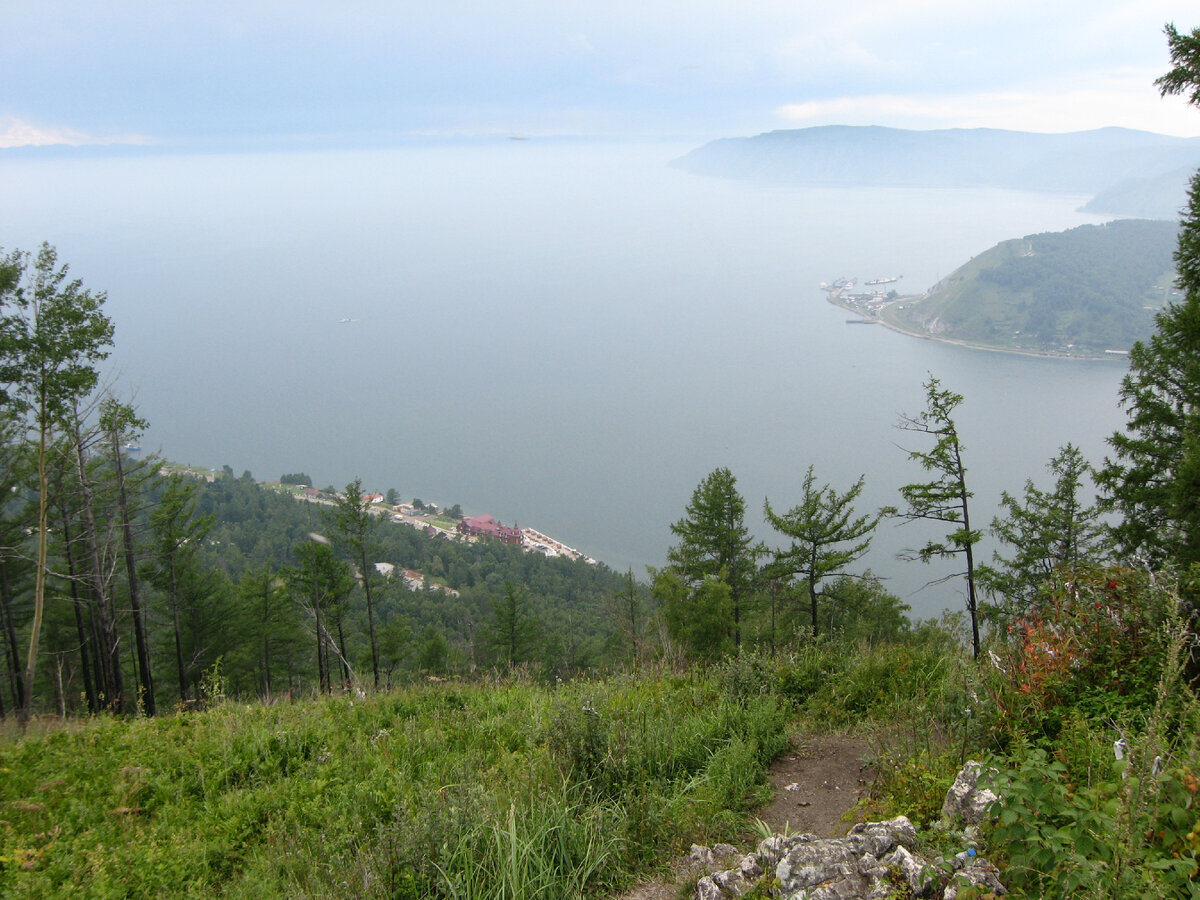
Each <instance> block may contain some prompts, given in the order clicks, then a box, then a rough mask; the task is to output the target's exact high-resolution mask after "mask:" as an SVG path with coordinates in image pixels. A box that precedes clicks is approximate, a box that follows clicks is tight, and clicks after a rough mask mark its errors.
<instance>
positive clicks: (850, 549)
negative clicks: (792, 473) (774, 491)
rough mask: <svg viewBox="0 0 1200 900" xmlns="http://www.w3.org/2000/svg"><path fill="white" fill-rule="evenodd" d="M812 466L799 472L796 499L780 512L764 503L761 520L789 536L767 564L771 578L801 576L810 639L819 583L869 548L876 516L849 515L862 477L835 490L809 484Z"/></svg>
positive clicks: (815, 626)
mask: <svg viewBox="0 0 1200 900" xmlns="http://www.w3.org/2000/svg"><path fill="white" fill-rule="evenodd" d="M814 483H815V478H814V476H813V467H812V466H809V467H808V473H807V474H806V475H805V476H804V487H803V496H802V497H801V499H800V503H798V504H797V505H796V506H793V507H792V508H791V509H790V510H788V511H787V512H786V513H784V514H783V515H777V514H776V513H775V511H774V510H773V509H771V503H770V501H769V500H768V501H764V503H763V511H764V514H765V515H766V517H767V521H768V522H770V523H771V527H773V528H774V529H775V530H776V531H778V532H779V533H780V534H783V535H786V536H787V537H790V538H791V539H792V545H791V547H789V548H788V549H786V550H780V551H778V552H777V553H776V554H775V557H774V559H773V560H772V561H771V563H770V564H769V565H768V566H767V571H766V574H767V575H768V576H769V577H772V578H794V577H796V576H797V575H799V576H801V577H802V578H803V579H804V583H805V585H806V587H807V589H808V600H809V607H810V612H811V616H812V633H813V637H816V636H817V632H818V619H817V600H818V598H819V597H821V596H822V594H821V590H820V586H821V582H822V581H823V580H824V579H825V578H826V577H829V576H831V575H842V576H844V575H847V574H848V573H846V572H845V571H844V570H845V568H846V566H848V565H850V564H851V563H853V562H854V561H855V560H857V559H858V558H859V557H861V556H862V555H863V554H864V553H866V552H867V548H869V547H870V546H871V535H872V533H873V532H874V531H875V526H876V525H878V524H879V519H880V518H881V514H878V513H877V514H875V515H870V514H864V515H861V516H856V515H855V514H854V501H855V500H857V499H858V496H859V494H861V493H862V489H863V483H864V479H863V477H861V476H860V477H859V479H858V481H856V482H855V483H854V484H853V485H851V486H850V489H849V490H848V491H846V492H845V493H844V494H839V493H838V492H837V491H836V490H834V489H833V488H832V487H830V486H829V485H828V484H825V485H822V486H821V487H819V488H816V487H814V486H813V485H814Z"/></svg>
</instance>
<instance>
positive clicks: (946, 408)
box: [888, 375, 982, 657]
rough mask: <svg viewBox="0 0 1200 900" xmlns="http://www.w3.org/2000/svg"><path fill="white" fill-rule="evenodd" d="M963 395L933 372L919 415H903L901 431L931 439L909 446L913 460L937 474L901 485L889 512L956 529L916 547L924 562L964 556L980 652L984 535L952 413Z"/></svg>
mask: <svg viewBox="0 0 1200 900" xmlns="http://www.w3.org/2000/svg"><path fill="white" fill-rule="evenodd" d="M962 400H963V398H962V395H961V394H956V393H954V392H953V391H951V390H947V389H945V388H943V387H942V383H941V382H940V381H938V379H937V378H935V377H934V376H933V375H930V376H929V378H928V379H927V380H926V382H925V409H924V410H922V411H921V412H919V413H917V414H916V415H911V416H910V415H902V416H901V417H900V421H899V423H898V424H897V427H898V428H900V429H901V430H902V431H910V432H914V433H916V434H921V435H927V436H929V437H932V438H933V442H934V443H933V446H932V447H931V448H929V449H928V450H910V451H909V452H908V456H909V459H911V460H913V461H915V462H917V463H920V465H921V468H923V469H924V470H925V471H926V472H930V473H932V474H933V480H932V481H921V482H914V483H913V484H906V485H905V486H904V487H902V488H900V496H901V497H903V498H904V502H905V504H906V508H905V509H903V510H900V511H898V513H897V511H895V510H888V512H890V513H894V514H898V515H899V516H900V517H901V518H904V519H907V520H908V521H910V522H915V521H929V522H938V523H941V524H942V525H943V526H945V527H948V528H951V529H952V530H951V531H950V532H949V533H948V534H946V535H945V536H944V537H942V538H941V539H940V540H930V541H928V542H926V544H925V546H924V547H922V548H920V549H919V550H917V551H915V554H916V557H917V558H918V559H920V560H921V561H922V562H926V563H927V562H929V561H930V560H932V559H935V558H938V557H947V556H956V555H961V556H962V557H963V561H964V565H965V569H964V571H963V572H962V574H963V575H964V576H965V577H966V582H967V614H968V615H969V616H970V618H971V649H972V652H973V653H974V655H975V656H976V657H978V656H979V616H978V604H977V602H976V596H975V556H974V552H973V550H972V548H973V547H974V546H975V544H977V543H979V540H980V538H981V537H982V534H981V533H980V532H979V531H978V530H976V529H973V528H971V516H970V507H969V504H968V501H969V500H970V498H971V497H972V496H973V495H972V493H971V491H969V490H967V469H966V466H965V465H964V464H963V458H962V454H963V446H962V442H961V441H960V440H959V438H958V427H957V426H956V425H955V423H954V411H955V409H957V408H958V406H959V404H961V403H962Z"/></svg>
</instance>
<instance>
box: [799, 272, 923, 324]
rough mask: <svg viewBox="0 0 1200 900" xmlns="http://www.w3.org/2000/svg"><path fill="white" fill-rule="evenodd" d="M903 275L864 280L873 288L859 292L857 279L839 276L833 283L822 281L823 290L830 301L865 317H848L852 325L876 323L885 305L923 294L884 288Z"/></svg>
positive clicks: (912, 298) (865, 283)
mask: <svg viewBox="0 0 1200 900" xmlns="http://www.w3.org/2000/svg"><path fill="white" fill-rule="evenodd" d="M903 277H904V276H903V275H897V276H895V277H894V278H872V279H871V280H870V281H867V282H864V286H865V287H867V288H870V289H871V290H866V291H859V292H858V293H855V292H854V288H855V287H856V286H857V284H858V281H857V280H856V279H854V278H839V279H838V280H837V281H835V282H833V284H827V283H826V282H824V281H822V282H821V290H823V291H824V292H825V293H826V295H827V296H828V298H829V302H830V303H833V304H834V305H836V306H840V307H842V308H843V309H846V310H849V311H851V312H855V313H858V314H859V315H860V316H863V317H864V318H860V319H847V320H846V321H847V323H849V324H852V325H874V324H875V323H876V322H877V321H878V319H879V314H880V312H881V311H882V310H883V308H884V307H885V306H888V305H890V304H892V303H896V302H897V301H900V300H916V299H918V298H920V297H921V296H923V295H921V294H910V295H907V296H901V295H900V294H898V293H897V292H896V290H895V289H894V288H889V289H887V290H883V289H882V288H883V287H884V286H886V285H892V284H895V283H896V282H897V281H899V280H900V279H901V278H903ZM901 309H903V307H901Z"/></svg>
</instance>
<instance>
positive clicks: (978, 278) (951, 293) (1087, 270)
mask: <svg viewBox="0 0 1200 900" xmlns="http://www.w3.org/2000/svg"><path fill="white" fill-rule="evenodd" d="M1177 233H1178V226H1177V225H1175V224H1173V223H1169V222H1159V221H1149V220H1138V219H1127V220H1118V221H1115V222H1109V223H1107V224H1105V225H1081V226H1080V227H1078V228H1072V229H1070V230H1069V231H1062V232H1052V233H1045V234H1034V235H1027V236H1026V237H1024V238H1019V239H1014V240H1009V241H1004V242H1003V243H1000V244H997V245H996V246H995V247H993V248H992V249H991V250H988V251H987V252H986V253H982V254H980V255H979V256H977V257H975V258H974V259H972V260H971V261H970V262H968V263H967V264H966V265H963V266H961V267H960V268H958V269H957V270H955V272H954V273H953V274H951V275H950V276H949V277H948V278H945V279H943V280H942V281H941V282H939V283H938V284H937V285H935V286H934V288H933V289H932V290H931V291H930V292H929V293H928V294H927V295H926V296H925V297H923V298H921V299H919V300H916V301H907V302H904V303H897V304H893V305H891V307H889V308H888V309H887V310H886V311H885V312H884V314H883V316H884V319H885V320H886V321H888V322H889V323H891V324H893V325H896V326H898V327H900V328H904V329H907V330H911V331H916V332H920V333H925V334H928V335H930V336H933V337H940V338H945V339H949V340H958V341H965V342H967V343H972V344H980V345H984V346H988V347H997V348H1002V349H1008V350H1024V351H1028V352H1034V353H1052V354H1062V355H1071V356H1096V355H1103V354H1104V353H1105V352H1106V351H1109V350H1128V349H1129V348H1130V347H1131V346H1132V345H1133V343H1134V341H1138V340H1143V339H1145V338H1147V337H1149V336H1150V333H1151V331H1152V329H1153V325H1154V314H1155V313H1156V312H1157V311H1158V310H1159V309H1161V308H1162V307H1163V305H1164V303H1166V302H1169V301H1170V300H1171V298H1172V295H1173V294H1174V289H1173V282H1174V261H1173V252H1174V249H1175V244H1176V235H1177Z"/></svg>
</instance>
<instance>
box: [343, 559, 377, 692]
mask: <svg viewBox="0 0 1200 900" xmlns="http://www.w3.org/2000/svg"><path fill="white" fill-rule="evenodd" d="M361 561H362V580H363V592H364V593H365V594H366V595H367V628H368V629H369V631H370V633H371V672H372V673H373V674H374V676H375V690H379V644H378V643H377V642H376V640H375V607H374V606H372V604H371V578H370V576H369V574H368V573H367V554H366V551H364V552H363V554H362V557H361ZM342 652H343V653H345V651H344V650H343V651H342Z"/></svg>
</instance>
